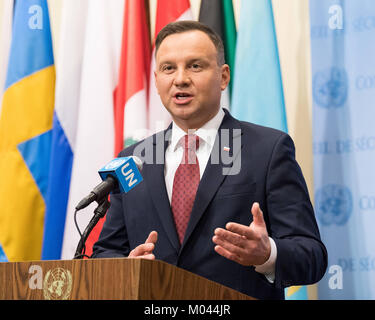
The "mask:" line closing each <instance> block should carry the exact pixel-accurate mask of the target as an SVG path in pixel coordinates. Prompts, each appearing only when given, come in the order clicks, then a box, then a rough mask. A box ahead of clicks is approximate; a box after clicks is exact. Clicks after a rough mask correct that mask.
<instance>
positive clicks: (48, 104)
mask: <svg viewBox="0 0 375 320" xmlns="http://www.w3.org/2000/svg"><path fill="white" fill-rule="evenodd" d="M54 91H55V67H54V59H53V50H52V40H51V30H50V23H49V15H48V6H47V1H46V0H29V1H16V2H15V6H14V18H13V30H12V40H11V47H10V54H9V60H8V69H7V76H6V81H5V91H4V95H3V100H2V109H1V115H0V172H1V179H0V203H1V206H2V208H1V210H0V243H1V245H2V247H3V250H4V252H5V254H6V256H7V257H8V259H9V261H20V260H38V259H40V257H41V247H42V237H43V226H44V215H45V208H46V193H47V184H48V173H49V171H48V168H49V160H50V150H51V137H52V134H51V133H52V132H51V129H52V118H53V109H54Z"/></svg>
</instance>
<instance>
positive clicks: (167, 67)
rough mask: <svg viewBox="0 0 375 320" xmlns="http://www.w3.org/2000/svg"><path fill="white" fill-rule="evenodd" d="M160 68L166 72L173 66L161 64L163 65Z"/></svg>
mask: <svg viewBox="0 0 375 320" xmlns="http://www.w3.org/2000/svg"><path fill="white" fill-rule="evenodd" d="M162 70H163V71H167V72H168V71H172V70H173V67H172V66H163V67H162Z"/></svg>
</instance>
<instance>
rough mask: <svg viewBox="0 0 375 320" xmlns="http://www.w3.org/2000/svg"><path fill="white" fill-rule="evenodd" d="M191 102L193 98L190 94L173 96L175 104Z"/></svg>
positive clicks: (181, 93)
mask: <svg viewBox="0 0 375 320" xmlns="http://www.w3.org/2000/svg"><path fill="white" fill-rule="evenodd" d="M191 100H193V96H192V95H191V94H190V93H187V92H177V93H176V94H175V95H174V96H173V101H174V102H175V103H176V104H187V103H189V102H190V101H191Z"/></svg>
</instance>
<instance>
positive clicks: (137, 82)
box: [114, 0, 151, 156]
mask: <svg viewBox="0 0 375 320" xmlns="http://www.w3.org/2000/svg"><path fill="white" fill-rule="evenodd" d="M148 29H149V23H148V18H147V11H146V2H145V1H144V0H141V1H134V0H126V1H125V9H124V26H123V32H122V48H121V62H120V71H119V80H118V85H117V88H116V93H115V109H114V117H115V156H116V155H117V154H118V153H119V152H120V151H121V150H122V149H123V148H124V144H125V146H129V145H131V144H133V143H134V142H136V141H139V140H141V139H143V138H145V137H146V135H147V87H148V81H149V80H148V78H149V75H150V59H151V48H150V46H151V45H150V34H149V30H148Z"/></svg>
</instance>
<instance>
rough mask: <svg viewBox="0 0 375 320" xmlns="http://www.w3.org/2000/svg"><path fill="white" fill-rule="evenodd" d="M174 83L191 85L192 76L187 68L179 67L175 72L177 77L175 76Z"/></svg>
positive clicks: (176, 84)
mask: <svg viewBox="0 0 375 320" xmlns="http://www.w3.org/2000/svg"><path fill="white" fill-rule="evenodd" d="M173 82H174V85H175V86H179V87H180V86H188V85H190V82H191V80H190V76H189V74H188V72H187V71H186V70H185V69H182V68H181V69H178V70H177V72H176V73H175V78H174V81H173Z"/></svg>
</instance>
